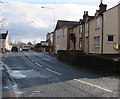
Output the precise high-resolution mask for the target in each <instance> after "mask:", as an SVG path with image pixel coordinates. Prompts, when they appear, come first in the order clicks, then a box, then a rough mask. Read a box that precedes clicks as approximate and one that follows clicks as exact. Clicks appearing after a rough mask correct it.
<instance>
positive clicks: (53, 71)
mask: <svg viewBox="0 0 120 99" xmlns="http://www.w3.org/2000/svg"><path fill="white" fill-rule="evenodd" d="M46 69H47V70H48V71H51V72H53V73H55V74H58V75H62V74H60V73H58V72H56V71H53V70H51V69H49V68H46Z"/></svg>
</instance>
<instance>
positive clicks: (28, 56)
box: [25, 53, 62, 75]
mask: <svg viewBox="0 0 120 99" xmlns="http://www.w3.org/2000/svg"><path fill="white" fill-rule="evenodd" d="M25 54H26V56H28V55H27V53H25ZM28 58H29V59H30V60H31V61H32V62H34V63H35V64H36V65H37V66H39V67H42V65H40V64H39V63H36V62H35V61H34V60H33V59H32V58H31V57H30V56H28ZM45 69H46V70H48V71H50V72H53V73H55V74H58V75H62V74H61V73H58V72H56V71H54V70H51V69H49V68H45Z"/></svg>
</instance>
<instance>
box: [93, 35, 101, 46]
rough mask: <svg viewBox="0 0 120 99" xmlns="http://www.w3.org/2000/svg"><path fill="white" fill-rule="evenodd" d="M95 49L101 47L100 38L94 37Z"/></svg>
mask: <svg viewBox="0 0 120 99" xmlns="http://www.w3.org/2000/svg"><path fill="white" fill-rule="evenodd" d="M94 47H100V36H96V37H94Z"/></svg>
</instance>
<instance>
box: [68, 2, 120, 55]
mask: <svg viewBox="0 0 120 99" xmlns="http://www.w3.org/2000/svg"><path fill="white" fill-rule="evenodd" d="M106 9H107V5H106V4H103V3H102V2H101V4H100V5H99V10H96V12H95V15H94V16H89V15H88V11H84V15H83V19H80V21H79V24H78V25H76V26H74V27H71V28H70V31H71V32H70V33H71V42H70V49H71V50H82V51H83V52H85V53H93V54H119V53H120V28H119V27H120V4H118V5H116V6H114V7H113V8H110V9H108V10H106Z"/></svg>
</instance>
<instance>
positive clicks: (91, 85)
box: [74, 79, 112, 93]
mask: <svg viewBox="0 0 120 99" xmlns="http://www.w3.org/2000/svg"><path fill="white" fill-rule="evenodd" d="M74 80H75V81H78V82H81V83H84V84H87V85H90V86H93V87H96V88H99V89H101V90H104V91H107V92H110V93H112V91H111V90H109V89H106V88H103V87H100V86H97V85H93V84H91V83H88V82H84V81H82V80H79V79H74Z"/></svg>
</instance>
